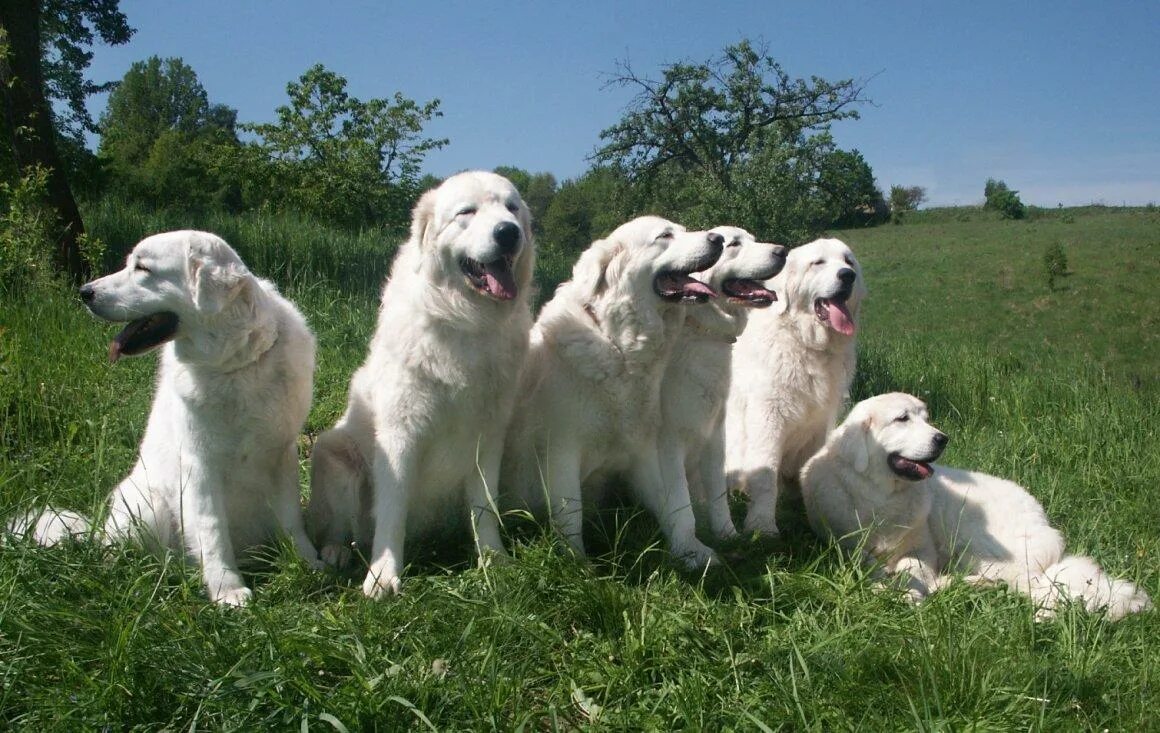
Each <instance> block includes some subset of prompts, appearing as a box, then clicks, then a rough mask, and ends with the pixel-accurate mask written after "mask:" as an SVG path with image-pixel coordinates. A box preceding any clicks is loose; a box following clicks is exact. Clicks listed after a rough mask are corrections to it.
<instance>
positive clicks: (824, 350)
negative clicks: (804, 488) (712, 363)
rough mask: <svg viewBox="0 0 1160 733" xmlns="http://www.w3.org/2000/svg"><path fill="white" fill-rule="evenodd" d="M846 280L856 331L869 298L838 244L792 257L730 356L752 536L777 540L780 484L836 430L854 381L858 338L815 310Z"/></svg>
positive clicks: (739, 475) (738, 460) (740, 471)
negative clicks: (846, 273)
mask: <svg viewBox="0 0 1160 733" xmlns="http://www.w3.org/2000/svg"><path fill="white" fill-rule="evenodd" d="M843 270H853V271H854V273H855V275H856V279H855V280H854V281H853V285H852V288H851V291H850V295H849V298H848V300H847V301H846V305H847V307H848V309H849V312H850V315H851V316H852V317H853V319H854V323H856V322H857V318H858V309H859V306H860V304H861V302H862V299H863V298H864V297H865V295H866V286H865V284H864V282H863V280H862V268H861V266H860V265H859V264H858V260H857V259H855V257H854V253H853V252H851V251H850V248H849V247H847V246H846V245H845V244H844V243H842V242H841V241H839V240H837V239H818V240H816V241H813V242H810V243H809V244H805V245H802V246H801V247H798V248H796V249H793V250H791V251H790V253H789V256H788V257H787V258H786V265H785V269H783V270H782V271H781V273H780V274H779V275H778V276H777V277H775V278H774V279H773V280H772V281H770V283H769V284H770V286H771V288H772V289H773V290H774V291H776V292H777V296H778V302H777V303H775V304H774V306H773V307H772V308H768V309H766V310H762V311H758V312H756V313H753V314H752V316H751V317H750V318H749V323H748V325H747V326H746V327H745V330H744V331H743V332H742V333H741V337H740V338H739V339H738V340H737V345H736V347H734V350H733V363H732V373H731V376H732V379H731V383H730V387H729V401H728V407H727V411H726V417H725V468H726V472H727V474H728V480H729V486H730V488H731V489H736V490H741V491H746V492H748V494H749V507H748V511H747V513H746V516H745V525H744V526H745V530H746V531H750V532H762V533H765V534H770V535H775V534H777V531H778V529H777V522H776V520H775V517H774V513H775V510H776V508H777V496H778V491H779V483H780V481H781V480H782V479H783V478H794V477H796V476H797V474H798V471H799V470H800V469H801V466H802V464H804V463H805V461H806V459H807V458H809V457H810V456H811V455H813V453H814V452H815V451H816V450H817V449H818V448H819V447H821V445H822V443H823V441H825V439H826V435H827V434H828V433H829V431H830V430H831V429H832V428H833V426H834V421H835V420H836V419H837V416H838V411H839V410H840V408H841V406H842V404H843V402H844V401H845V400H846V398H847V393H848V391H849V389H850V382H851V381H852V380H853V378H854V363H855V358H856V357H855V337H854V336H853V335H845V334H842V333H839V332H837V331H836V330H835V329H834V328H832V327H830V325H828V324H827V323H826V322H825V321H823V320H821V319H820V318H819V317H818V316H817V314H816V312H815V303H816V301H817V300H818V299H819V298H826V297H830V296H833V295H834V294H835V293H838V292H839V291H840V289H841V286H842V284H841V281H840V280H839V279H838V275H839V273H840V272H842V271H843Z"/></svg>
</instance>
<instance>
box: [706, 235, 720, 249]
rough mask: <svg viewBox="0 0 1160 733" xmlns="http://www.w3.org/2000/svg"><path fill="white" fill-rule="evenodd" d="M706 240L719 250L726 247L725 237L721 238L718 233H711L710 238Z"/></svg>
mask: <svg viewBox="0 0 1160 733" xmlns="http://www.w3.org/2000/svg"><path fill="white" fill-rule="evenodd" d="M705 238H706V239H708V240H709V244H711V245H713V246H714V247H716V248H717V249H722V248H724V247H725V237H723V236H721V235H720V234H718V233H717V232H709V236H707V237H705Z"/></svg>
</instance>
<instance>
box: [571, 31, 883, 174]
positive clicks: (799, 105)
mask: <svg viewBox="0 0 1160 733" xmlns="http://www.w3.org/2000/svg"><path fill="white" fill-rule="evenodd" d="M609 84H610V85H613V86H621V87H629V88H631V89H634V90H636V92H637V96H636V98H635V99H634V100H633V102H632V103H631V105H630V107H629V110H628V112H626V113H625V115H624V116H623V117H622V118H621V120H620V121H619V122H617V123H616V124H615V125H613V126H611V127H609V128H606V129H605V130H603V131H602V132H601V133H600V138H601V140H603V141H604V144H603V146H601V147H600V148H598V149H597V150H596V152H595V153H594V155H593V157H594V159H595V160H596V161H598V162H602V163H611V164H615V165H617V166H619V167H621V168H622V169H623V170H625V171H627V172H628V173H629V174H630V175H632V176H633V177H634V178H640V177H645V178H647V177H650V176H652V175H653V174H655V173H656V172H657V171H659V170H660V169H661V168H662V167H664V166H665V165H667V164H670V163H672V164H676V165H677V166H678V167H679V168H680V169H681V170H683V171H692V170H695V171H700V172H701V173H704V174H706V175H708V176H709V177H710V178H712V179H713V180H714V181H715V182H716V183H717V184H718V185H720V186H721V187H722V188H724V189H725V190H726V191H729V190H732V189H733V186H734V180H733V179H734V172H735V171H736V170H737V169H738V166H739V165H740V164H742V163H744V162H746V161H748V160H750V159H751V158H752V157H753V156H754V155H756V154H757V153H758V152H759V151H761V150H762V149H763V148H764V147H766V146H768V145H769V144H770V143H771V142H774V141H790V140H796V139H799V138H801V137H802V135H803V133H804V132H806V131H811V130H812V131H819V130H824V129H826V128H828V126H829V124H830V123H831V122H833V121H835V120H841V119H846V118H856V117H857V116H858V113H857V111H856V110H854V109H853V106H854V105H856V104H858V103H860V102H863V101H865V100H864V99H863V98H862V89H863V84H862V82H859V81H855V80H852V79H845V80H841V81H838V82H828V81H826V80H825V79H821V78H819V77H811V79H810V80H809V81H806V80H804V79H790V77H789V75H788V74H787V73H786V72H785V71H784V70H783V69H782V68H781V65H780V64H778V63H777V62H776V61H775V60H774V59H773V58H771V57H770V56H769V54H768V53H767V52H766V51H765V49H764V48H755V47H754V46H753V45H752V44H751V43H750V42H749V41H748V40H742V41H741V42H740V43H738V44H736V45H733V46H727V47H726V48H725V50H724V52H723V53H722V55H721V56H719V57H717V58H714V59H710V60H709V61H706V62H705V63H702V64H689V63H674V64H669V65H668V66H666V67H665V68H664V70H663V72H662V77H661V79H660V80H659V81H658V80H653V79H649V78H647V77H644V76H641V75H639V74H638V73H636V72H635V71H633V69H632V68H631V67H630V66H629V64H628V63H627V62H620V63H619V65H618V68H617V70H616V72H615V73H614V74H613V76H612V78H611V80H610V81H609ZM771 131H774V132H776V134H771Z"/></svg>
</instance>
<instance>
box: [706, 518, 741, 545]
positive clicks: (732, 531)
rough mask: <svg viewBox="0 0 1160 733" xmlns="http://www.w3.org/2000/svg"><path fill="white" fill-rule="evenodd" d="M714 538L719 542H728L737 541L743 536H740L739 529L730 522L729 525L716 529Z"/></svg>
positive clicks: (714, 529)
mask: <svg viewBox="0 0 1160 733" xmlns="http://www.w3.org/2000/svg"><path fill="white" fill-rule="evenodd" d="M713 536H714V537H716V538H717V539H719V540H726V541H727V540H735V539H737V538H738V537H740V536H741V535H740V534H738V532H737V528H736V527H734V526H733V523H732V522H730V523H729V524H722V525H721V526H720V527H714V528H713Z"/></svg>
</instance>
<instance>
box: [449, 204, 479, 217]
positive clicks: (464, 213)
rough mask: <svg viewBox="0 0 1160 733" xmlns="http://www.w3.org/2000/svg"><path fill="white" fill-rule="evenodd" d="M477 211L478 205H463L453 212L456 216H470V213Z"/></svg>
mask: <svg viewBox="0 0 1160 733" xmlns="http://www.w3.org/2000/svg"><path fill="white" fill-rule="evenodd" d="M477 211H479V207H476V206H464V207H463V208H462V209H460V210H459V211H457V212H456V213H455V215H456V216H471V215H473V214H474V213H475V212H477Z"/></svg>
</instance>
